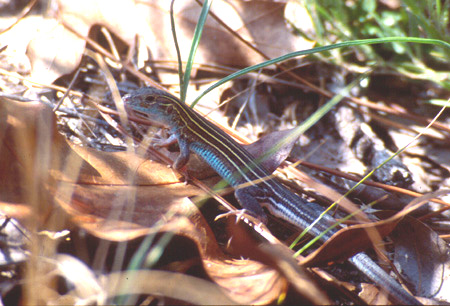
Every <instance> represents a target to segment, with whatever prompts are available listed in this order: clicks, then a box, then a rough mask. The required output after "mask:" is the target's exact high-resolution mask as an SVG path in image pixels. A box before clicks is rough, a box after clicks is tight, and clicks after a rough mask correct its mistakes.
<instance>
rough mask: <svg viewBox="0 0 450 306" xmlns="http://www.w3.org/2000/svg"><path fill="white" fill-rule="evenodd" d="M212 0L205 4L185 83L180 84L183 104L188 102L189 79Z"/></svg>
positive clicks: (199, 20)
mask: <svg viewBox="0 0 450 306" xmlns="http://www.w3.org/2000/svg"><path fill="white" fill-rule="evenodd" d="M211 3H212V0H206V1H205V2H204V3H203V7H202V11H201V13H200V17H199V19H198V23H197V26H196V27H195V32H194V37H193V39H192V45H191V50H190V51H189V57H188V60H187V63H186V71H185V73H184V77H183V82H182V84H180V86H181V90H180V99H181V101H182V102H185V101H186V92H187V87H188V85H189V79H190V77H191V71H192V66H193V64H194V57H195V53H196V52H197V48H198V44H199V43H200V38H201V37H202V32H203V28H204V26H205V23H206V17H208V12H209V8H210V7H211Z"/></svg>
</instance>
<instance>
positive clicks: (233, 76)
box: [186, 37, 450, 107]
mask: <svg viewBox="0 0 450 306" xmlns="http://www.w3.org/2000/svg"><path fill="white" fill-rule="evenodd" d="M391 42H410V43H418V44H432V45H437V46H441V47H443V48H447V49H448V50H449V51H450V44H449V43H447V42H445V41H442V40H439V39H428V38H419V37H383V38H373V39H362V40H352V41H346V42H342V43H337V44H333V45H328V46H321V47H317V48H313V49H308V50H302V51H295V52H292V53H288V54H285V55H282V56H280V57H277V58H274V59H272V60H269V61H265V62H262V63H259V64H256V65H253V66H250V67H247V68H244V69H241V70H239V71H236V72H235V73H232V74H230V75H229V76H227V77H225V78H223V79H221V80H220V81H218V82H216V83H215V84H213V85H211V86H210V87H208V88H207V89H206V90H205V91H204V92H203V93H201V94H200V95H199V96H198V97H197V98H196V99H195V100H194V102H193V103H192V107H193V106H194V105H195V104H197V103H198V101H199V100H200V99H201V98H202V97H203V96H205V95H206V94H207V93H208V92H210V91H211V90H213V89H215V88H217V87H219V86H220V85H222V84H224V83H226V82H228V81H230V80H233V79H236V78H238V77H240V76H243V75H245V74H247V73H249V72H252V71H255V70H258V69H261V68H264V67H267V66H270V65H273V64H277V63H280V62H283V61H286V60H288V59H291V58H294V57H298V56H302V55H308V54H313V53H317V52H324V51H329V50H333V49H338V48H345V47H351V46H359V45H373V44H383V43H391ZM186 74H187V71H186Z"/></svg>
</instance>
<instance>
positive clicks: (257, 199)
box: [123, 87, 420, 304]
mask: <svg viewBox="0 0 450 306" xmlns="http://www.w3.org/2000/svg"><path fill="white" fill-rule="evenodd" d="M123 100H124V102H125V106H126V108H128V109H131V110H133V111H134V112H136V113H138V114H141V115H144V116H147V117H150V118H152V119H154V120H157V121H160V122H162V123H164V124H166V125H167V126H169V127H170V132H171V134H172V135H171V136H170V137H169V138H168V139H167V140H166V141H165V142H164V143H162V144H159V145H160V146H161V145H167V144H169V143H173V142H175V141H178V145H179V147H180V155H179V157H178V158H177V159H176V160H175V162H174V164H173V168H174V169H180V168H181V167H183V166H184V165H185V164H186V163H187V161H188V160H189V155H190V153H191V152H194V153H196V154H197V155H198V156H200V157H201V158H202V159H204V160H205V162H207V163H208V164H209V165H210V166H211V167H212V168H213V169H214V170H215V171H216V172H217V173H218V174H219V175H220V176H221V177H222V178H223V179H224V180H225V181H227V182H228V184H230V185H231V186H232V187H233V188H235V196H236V199H237V200H238V202H239V204H240V205H241V206H242V207H243V208H244V209H246V210H248V211H249V212H250V214H252V215H254V216H256V217H257V218H259V219H260V220H262V221H263V222H265V221H266V219H267V216H266V214H265V212H264V210H263V208H262V207H265V208H266V209H267V210H268V211H269V212H270V213H271V214H272V215H274V216H276V217H278V218H281V219H283V220H285V221H287V222H289V223H291V224H293V225H295V226H297V227H299V228H301V229H304V228H306V227H307V226H309V225H310V224H311V223H313V222H314V221H315V220H316V219H317V218H318V217H319V215H320V214H321V213H322V211H323V209H322V208H321V207H320V206H319V205H318V204H316V203H312V202H308V201H306V200H304V199H303V198H301V197H300V196H298V195H296V194H295V193H293V192H291V191H289V190H288V189H286V188H285V187H284V186H283V185H282V184H281V183H279V182H278V181H277V180H276V179H273V178H270V179H268V177H269V176H270V174H269V173H268V171H267V170H265V169H264V167H262V166H261V165H260V164H258V163H257V162H255V159H254V157H253V156H252V155H251V154H250V153H249V152H247V151H246V150H245V149H244V148H243V147H242V146H241V145H239V144H238V143H237V142H236V141H234V140H233V139H232V138H231V137H230V136H228V135H227V134H226V133H224V132H223V131H222V130H220V129H219V128H218V127H216V126H215V125H213V124H212V123H211V122H209V121H208V120H206V119H204V118H203V117H202V116H201V115H199V114H198V113H197V112H195V111H194V110H192V109H191V108H190V107H188V106H187V105H186V104H184V103H182V102H181V101H180V100H179V99H177V98H176V97H175V96H173V95H171V94H169V93H167V92H165V91H162V90H159V89H156V88H153V87H144V88H141V89H138V90H136V91H134V92H132V93H130V94H127V95H125V96H124V97H123ZM242 186H244V187H242ZM334 223H336V220H335V219H334V218H333V217H331V216H330V215H325V217H323V218H322V219H321V220H320V221H319V222H317V224H316V225H315V226H314V227H313V228H312V229H310V231H309V233H310V234H311V235H314V236H318V235H319V234H321V233H322V232H323V231H325V230H326V229H327V228H328V227H329V226H331V225H333V224H334ZM336 231H337V230H336V229H335V230H332V231H329V232H328V233H326V234H325V235H323V236H322V238H321V240H322V241H326V240H327V239H329V238H330V237H331V236H332V235H333V234H334V233H335V232H336ZM349 261H350V262H351V263H352V264H353V265H354V266H355V267H356V268H358V269H359V270H360V271H361V272H363V273H364V274H365V275H366V276H367V277H368V278H370V279H371V280H372V281H374V282H375V283H377V284H378V285H379V286H381V287H383V288H384V289H386V290H387V291H388V292H389V293H390V295H391V297H392V298H393V299H394V300H395V302H397V303H401V304H420V302H419V301H418V300H417V299H415V298H414V297H413V296H412V295H410V294H409V293H408V292H407V291H406V290H405V289H403V288H402V287H401V286H400V284H399V283H397V282H396V281H395V280H394V279H393V278H391V277H390V276H389V275H388V274H387V273H386V272H385V271H384V270H383V269H382V268H381V267H379V266H378V265H377V264H376V263H375V262H374V261H373V260H372V259H371V258H370V257H369V256H367V255H366V254H365V253H358V254H356V255H354V256H353V257H351V258H350V259H349Z"/></svg>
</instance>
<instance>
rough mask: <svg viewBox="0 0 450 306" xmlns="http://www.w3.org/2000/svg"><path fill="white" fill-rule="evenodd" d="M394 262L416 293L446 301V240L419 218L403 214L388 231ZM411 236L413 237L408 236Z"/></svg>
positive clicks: (449, 294)
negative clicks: (391, 229) (400, 219)
mask: <svg viewBox="0 0 450 306" xmlns="http://www.w3.org/2000/svg"><path fill="white" fill-rule="evenodd" d="M391 237H392V239H393V240H394V245H395V260H394V264H395V266H396V267H397V269H398V270H399V271H400V272H401V273H402V275H404V277H405V279H406V281H407V282H408V283H410V284H412V285H413V286H414V289H415V290H414V292H416V294H417V295H419V296H423V297H428V298H433V299H438V300H440V301H442V302H446V303H449V302H450V259H449V256H448V254H449V251H450V250H449V248H448V245H447V243H446V242H445V241H444V240H442V239H441V238H440V237H439V235H438V234H437V233H436V232H434V231H433V230H432V229H431V228H429V227H428V226H427V225H426V224H424V223H422V222H420V221H419V220H417V219H415V218H413V217H409V216H406V217H405V218H404V219H403V220H402V221H401V222H400V223H399V225H398V226H397V228H396V229H395V231H394V232H393V233H392V235H391ZM412 237H414V239H411V238H412Z"/></svg>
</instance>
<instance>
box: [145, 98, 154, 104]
mask: <svg viewBox="0 0 450 306" xmlns="http://www.w3.org/2000/svg"><path fill="white" fill-rule="evenodd" d="M145 102H148V103H153V102H155V96H148V97H146V98H145Z"/></svg>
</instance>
